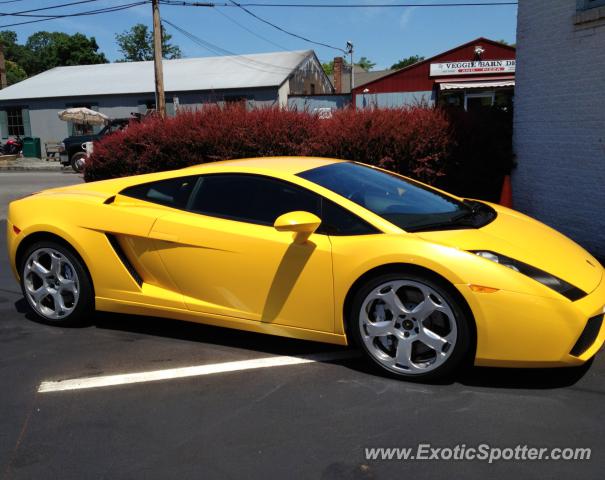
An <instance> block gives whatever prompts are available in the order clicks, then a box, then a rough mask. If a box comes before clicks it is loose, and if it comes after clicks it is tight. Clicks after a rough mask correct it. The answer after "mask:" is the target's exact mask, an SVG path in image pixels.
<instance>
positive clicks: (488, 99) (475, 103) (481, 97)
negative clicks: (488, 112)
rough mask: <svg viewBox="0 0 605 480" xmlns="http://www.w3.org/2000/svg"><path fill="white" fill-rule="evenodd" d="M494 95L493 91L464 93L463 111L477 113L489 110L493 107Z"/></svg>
mask: <svg viewBox="0 0 605 480" xmlns="http://www.w3.org/2000/svg"><path fill="white" fill-rule="evenodd" d="M494 97H495V94H494V92H493V91H487V92H479V93H465V95H464V109H465V110H466V111H471V112H472V111H477V110H483V109H485V108H490V107H491V106H493V105H494Z"/></svg>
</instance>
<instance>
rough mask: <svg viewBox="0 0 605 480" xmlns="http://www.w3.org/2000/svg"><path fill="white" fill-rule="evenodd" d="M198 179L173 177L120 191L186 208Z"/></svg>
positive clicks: (142, 198)
mask: <svg viewBox="0 0 605 480" xmlns="http://www.w3.org/2000/svg"><path fill="white" fill-rule="evenodd" d="M196 180H197V177H178V178H171V179H169V180H160V181H159V182H151V183H144V184H141V185H135V186H133V187H128V188H126V189H124V190H122V192H120V193H121V194H122V195H126V196H128V197H133V198H138V199H139V200H147V201H148V202H153V203H159V204H160V205H166V206H168V207H174V208H185V206H186V205H187V201H188V199H189V195H190V194H191V190H192V189H193V186H194V185H195V182H196Z"/></svg>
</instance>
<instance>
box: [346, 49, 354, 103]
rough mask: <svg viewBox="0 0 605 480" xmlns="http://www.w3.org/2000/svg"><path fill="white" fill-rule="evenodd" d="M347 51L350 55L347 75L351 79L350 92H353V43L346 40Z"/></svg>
mask: <svg viewBox="0 0 605 480" xmlns="http://www.w3.org/2000/svg"><path fill="white" fill-rule="evenodd" d="M347 53H348V54H350V55H351V76H350V77H349V79H350V81H351V93H353V88H354V87H355V64H354V63H353V43H352V42H347Z"/></svg>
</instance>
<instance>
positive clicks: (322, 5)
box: [217, 2, 518, 8]
mask: <svg viewBox="0 0 605 480" xmlns="http://www.w3.org/2000/svg"><path fill="white" fill-rule="evenodd" d="M517 4H518V2H475V3H471V2H463V3H460V2H459V3H395V4H393V3H383V4H379V3H349V4H344V3H242V4H241V5H242V6H244V7H294V8H388V7H395V8H408V7H489V6H499V5H517ZM217 6H218V5H217ZM225 6H228V5H225Z"/></svg>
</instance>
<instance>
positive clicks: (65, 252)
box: [19, 240, 94, 326]
mask: <svg viewBox="0 0 605 480" xmlns="http://www.w3.org/2000/svg"><path fill="white" fill-rule="evenodd" d="M49 252H56V255H55V257H56V258H59V259H61V258H62V260H61V261H60V262H59V265H60V266H59V271H60V272H61V273H60V274H58V275H55V274H54V273H53V272H51V268H50V261H51V256H50V253H49ZM47 257H48V260H47ZM32 258H36V259H37V260H38V263H40V264H41V265H42V266H43V267H44V268H45V269H46V270H47V271H49V272H50V275H49V277H48V278H47V277H43V276H42V275H41V274H40V273H37V272H33V271H31V269H30V268H29V267H28V265H27V264H28V260H31V259H32ZM30 266H31V262H30ZM26 268H27V269H26ZM19 276H20V277H21V282H20V284H21V291H22V293H23V296H24V297H25V303H26V304H27V306H28V310H29V312H30V313H31V314H32V315H33V317H34V319H35V320H36V321H39V322H41V323H45V324H48V325H59V326H76V325H82V324H84V323H87V321H89V319H90V318H91V316H92V314H93V312H94V290H93V286H92V282H91V280H90V276H89V275H88V272H87V270H86V268H85V266H84V264H83V261H82V260H81V259H80V257H79V256H78V255H77V254H75V253H74V251H73V250H72V249H70V248H69V247H67V246H65V245H63V244H62V243H60V242H55V241H52V240H48V241H46V240H44V241H39V242H36V243H34V244H32V245H30V246H29V247H28V248H27V249H26V251H25V252H24V253H23V256H22V258H21V262H20V265H19ZM53 277H54V278H56V283H55V284H53V285H56V289H55V291H59V292H60V295H61V298H62V302H63V303H64V305H66V307H65V308H66V309H65V312H66V313H64V314H63V315H62V316H58V317H54V316H53V315H52V314H45V311H50V309H51V304H52V308H54V309H55V310H62V309H61V308H57V305H56V304H55V303H54V302H55V300H54V299H53V295H52V294H50V293H48V294H47V295H46V297H45V298H42V299H41V300H40V301H39V302H38V303H39V305H38V306H36V301H35V300H34V297H33V294H32V293H28V292H29V290H28V286H29V287H31V288H32V290H34V287H36V286H37V285H38V286H39V287H38V288H42V286H45V285H48V284H49V283H50V282H53ZM61 281H63V282H66V283H69V282H70V281H71V282H73V285H74V286H72V287H70V288H69V289H67V288H66V290H63V287H64V285H61V283H60V282H61ZM35 291H36V292H37V291H39V290H38V289H35ZM45 302H46V303H45ZM45 305H46V306H45Z"/></svg>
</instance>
